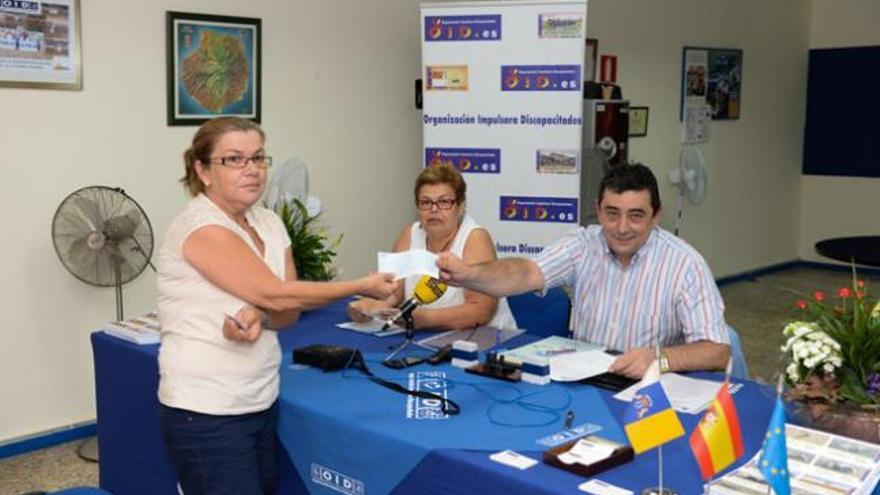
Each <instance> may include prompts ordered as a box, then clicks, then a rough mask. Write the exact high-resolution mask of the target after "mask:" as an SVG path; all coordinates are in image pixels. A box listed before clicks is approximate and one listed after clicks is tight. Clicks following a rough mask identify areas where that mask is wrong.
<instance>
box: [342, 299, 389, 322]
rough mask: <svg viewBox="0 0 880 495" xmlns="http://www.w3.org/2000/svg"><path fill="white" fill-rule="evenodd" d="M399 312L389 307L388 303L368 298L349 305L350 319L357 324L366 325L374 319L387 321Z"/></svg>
mask: <svg viewBox="0 0 880 495" xmlns="http://www.w3.org/2000/svg"><path fill="white" fill-rule="evenodd" d="M399 312H400V310H399V309H397V308H395V307H391V306H388V303H387V302H386V301H378V300H376V299H371V298H367V297H365V298H363V299H358V300H357V301H352V302H350V303H349V304H348V317H349V318H351V321H353V322H355V323H364V322H367V321H370V320H372V319H374V318H378V319H381V320H387V319H390V318H392V317H394V316H395V315H396V314H397V313H399Z"/></svg>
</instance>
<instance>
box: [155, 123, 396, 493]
mask: <svg viewBox="0 0 880 495" xmlns="http://www.w3.org/2000/svg"><path fill="white" fill-rule="evenodd" d="M264 140H265V135H264V133H263V131H262V129H260V127H259V126H258V125H257V124H255V123H253V122H251V121H249V120H245V119H239V118H218V119H214V120H210V121H208V122H206V123H205V124H203V125H202V126H201V127H200V128H199V130H198V131H197V132H196V134H195V137H194V138H193V141H192V146H191V147H190V148H189V149H187V150H186V152H185V153H184V162H185V176H184V177H183V179H181V182H183V184H184V186H185V187H186V188H187V190H188V191H189V193H190V194H191V195H192V196H193V199H192V200H191V201H190V202H189V203H188V204H187V206H186V208H185V209H184V211H183V212H181V213H180V214H179V215H178V216H177V217H176V218H175V219H174V220H173V222H172V223H171V226H170V227H169V228H168V232H167V233H166V235H165V238H164V241H163V244H162V248H161V250H160V251H159V260H158V261H159V263H158V289H159V315H160V318H161V320H162V345H161V348H160V350H159V375H160V377H159V402H160V403H161V406H160V407H161V411H160V421H161V427H162V433H163V437H164V440H165V444H166V447H167V449H168V452H169V454H170V457H171V462H172V464H173V465H174V468H175V470H176V471H177V475H178V479H179V481H180V485H181V487H182V489H183V492H184V493H185V494H186V495H197V494H219V493H235V494H241V495H250V494H255V495H256V494H269V493H274V491H275V488H276V473H275V427H276V421H277V405H276V398H277V397H278V384H279V376H278V367H279V364H280V361H281V350H280V346H279V344H278V337H277V335H276V333H275V332H274V331H267V330H269V329H273V328H282V327H285V326H288V325H290V324H291V323H293V322H294V321H295V320H296V319H297V318H298V316H299V313H300V311H301V310H303V309H310V308H316V307H319V306H322V305H324V304H327V303H329V302H331V301H333V300H335V299H338V298H342V297H346V296H350V295H353V294H365V295H370V296H373V297H387V296H388V295H389V294H391V293H393V291H394V290H395V289H397V285H396V284H394V283H393V282H392V280H391V276H390V275H386V274H373V275H370V276H368V277H364V278H361V279H357V280H353V281H344V282H329V283H318V282H300V281H297V280H296V272H295V269H294V264H293V257H292V254H291V250H290V239H289V237H288V235H287V231H286V230H285V228H284V225H283V224H282V222H281V220H280V219H279V218H278V216H277V215H275V214H274V213H273V212H271V211H270V210H267V209H265V208H262V207H259V206H256V204H257V202H258V201H259V199H260V197H261V196H262V193H263V190H264V188H265V186H266V175H267V172H266V170H267V169H268V168H269V166H270V165H271V164H272V158H271V157H270V156H268V155H266V151H265V149H264V147H263V145H264Z"/></svg>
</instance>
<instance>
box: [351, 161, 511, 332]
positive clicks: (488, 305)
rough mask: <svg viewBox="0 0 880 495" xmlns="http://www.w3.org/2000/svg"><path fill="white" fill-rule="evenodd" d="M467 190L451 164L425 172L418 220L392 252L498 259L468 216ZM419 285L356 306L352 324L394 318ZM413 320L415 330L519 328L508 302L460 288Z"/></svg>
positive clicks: (411, 282)
mask: <svg viewBox="0 0 880 495" xmlns="http://www.w3.org/2000/svg"><path fill="white" fill-rule="evenodd" d="M466 191H467V185H466V184H465V182H464V179H463V178H462V176H461V174H460V173H459V172H458V170H456V169H455V167H453V166H451V165H432V166H430V167H428V168H426V169H424V170H422V172H421V173H420V174H419V176H418V177H417V178H416V184H415V203H416V207H417V208H418V215H419V221H418V222H415V223H413V224H412V225H411V226H407V227H405V228H404V229H403V231H402V232H401V233H400V236H398V238H397V242H395V243H394V251H395V252H400V251H407V250H410V249H427V250H428V251H430V252H432V253H435V254H437V253H441V252H443V251H451V252H453V253H455V254H456V255H458V256H460V257H461V258H462V259H464V260H465V262H467V263H471V264H473V263H481V262H484V261H491V260H494V259H495V243H494V242H493V241H492V237H491V236H490V235H489V232H487V231H486V229H484V228H482V227H480V226H479V225H477V223H476V222H475V221H474V219H473V218H471V217H470V215H467V214H466V213H465V205H466V201H465V200H466V198H465V192H466ZM418 280H419V277H418V276H413V277H409V278H407V279H406V283H405V286H404V288H403V289H402V290H398V291H396V292H395V293H394V294H393V295H392V296H391V297H389V298H387V299H371V298H368V297H365V298H362V299H359V300H357V301H354V302H352V303H351V304H350V305H349V308H348V314H349V316H350V317H351V319H352V320H353V321H356V322H363V321H367V320H369V319H370V318H371V317H372V316H371V315H381V314H385V315H388V314H390V313H391V311H390V310H392V309H393V308H394V307H396V306H397V305H398V304H400V303H401V302H402V301H403V300H404V298H408V297H410V296H411V295H412V293H413V288H414V287H415V284H416V282H417V281H418ZM412 318H413V325H414V327H415V328H428V329H436V330H459V329H464V328H474V327H477V326H480V325H489V326H493V327H497V328H516V321H514V319H513V314H512V313H511V312H510V308H509V307H508V305H507V299H505V298H501V299H498V298H495V297H491V296H487V295H485V294H481V293H479V292H474V291H471V290H466V289H461V288H459V287H449V288H448V289H447V290H446V292H445V293H444V294H443V296H442V297H441V298H440V299H438V300H437V301H435V302H433V303H431V304H428V305H425V306H421V307H419V308H417V309H416V310H415V311H413V314H412Z"/></svg>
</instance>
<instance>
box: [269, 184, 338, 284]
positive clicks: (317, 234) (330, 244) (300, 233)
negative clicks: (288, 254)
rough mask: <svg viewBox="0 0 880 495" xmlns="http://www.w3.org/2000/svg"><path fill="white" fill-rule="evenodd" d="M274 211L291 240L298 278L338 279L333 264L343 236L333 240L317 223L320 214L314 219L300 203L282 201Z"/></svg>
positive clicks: (298, 201)
mask: <svg viewBox="0 0 880 495" xmlns="http://www.w3.org/2000/svg"><path fill="white" fill-rule="evenodd" d="M275 211H276V213H278V215H279V216H280V217H281V221H282V222H284V226H285V228H286V229H287V234H288V235H289V236H290V244H291V246H290V247H291V250H292V251H293V262H294V264H295V265H296V273H297V276H298V277H299V278H300V279H301V280H314V281H326V280H332V279H333V278H334V277H335V276H336V267H335V266H334V264H333V260H334V259H335V258H336V249H337V248H338V247H339V245H340V244H341V243H342V235H341V234H340V235H339V237H337V238H335V239H331V238H330V236H329V233H328V231H327V228H326V227H323V226H322V225H320V222H319V220H318V218H319V217H320V216H321V212H320V211H319V212H318V213H316V214H314V215H311V214H310V213H309V211H308V209H307V208H306V206H305V205H304V204H303V202H302V201H300V200H299V199H296V198H293V199H291V200H289V201H279V202H278V203H276V205H275Z"/></svg>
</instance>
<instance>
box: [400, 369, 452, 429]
mask: <svg viewBox="0 0 880 495" xmlns="http://www.w3.org/2000/svg"><path fill="white" fill-rule="evenodd" d="M447 388H448V385H447V383H446V372H445V371H417V372H413V373H410V374H409V389H410V390H421V391H424V392H431V393H433V394H437V395H439V396H441V397H443V398H444V399H446V398H448V396H447V393H446V389H447ZM406 417H407V418H409V419H448V418H449V416H448V415H447V414H446V413H444V412H443V407H442V403H441V401H440V400H439V399H425V398H422V397H415V396H412V395H407V396H406Z"/></svg>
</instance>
